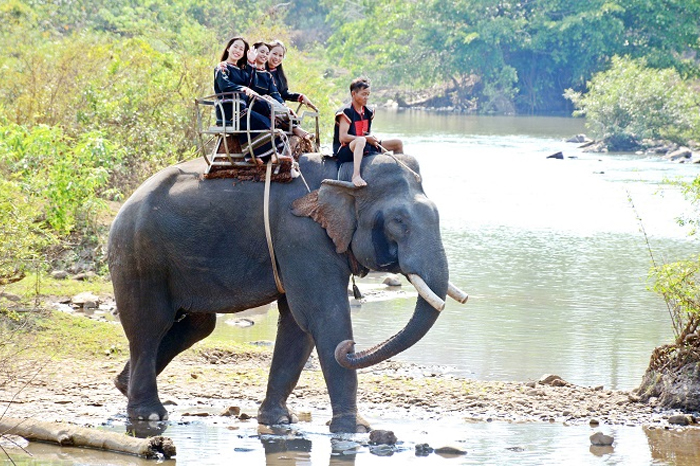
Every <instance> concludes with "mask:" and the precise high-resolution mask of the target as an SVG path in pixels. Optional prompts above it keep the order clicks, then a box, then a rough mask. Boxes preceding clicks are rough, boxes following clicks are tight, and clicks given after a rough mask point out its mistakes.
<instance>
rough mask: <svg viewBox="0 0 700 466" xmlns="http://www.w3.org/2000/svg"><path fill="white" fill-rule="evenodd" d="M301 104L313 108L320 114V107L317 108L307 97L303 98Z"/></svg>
mask: <svg viewBox="0 0 700 466" xmlns="http://www.w3.org/2000/svg"><path fill="white" fill-rule="evenodd" d="M301 103H303V104H304V105H308V106H309V107H311V108H313V109H314V111H316V112H318V107H316V106H315V105H314V104H312V103H311V101H310V100H309V98H308V97H306V96H305V95H304V96H302V97H301Z"/></svg>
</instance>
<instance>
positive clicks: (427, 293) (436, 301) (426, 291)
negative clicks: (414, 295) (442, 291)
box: [408, 273, 445, 311]
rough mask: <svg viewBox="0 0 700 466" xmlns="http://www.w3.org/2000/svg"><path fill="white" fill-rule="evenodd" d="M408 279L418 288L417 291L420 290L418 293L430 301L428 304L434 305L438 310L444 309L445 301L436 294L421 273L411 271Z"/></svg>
mask: <svg viewBox="0 0 700 466" xmlns="http://www.w3.org/2000/svg"><path fill="white" fill-rule="evenodd" d="M408 279H409V280H410V281H411V283H412V284H413V286H414V287H415V288H416V291H418V294H419V295H420V296H421V298H423V299H425V300H426V301H427V302H428V304H430V305H431V306H433V307H434V308H435V309H437V310H438V311H442V310H443V309H445V301H443V300H442V299H440V297H439V296H438V295H436V294H435V293H434V292H433V290H431V289H430V287H429V286H428V285H427V284H426V283H425V282H424V281H423V279H422V278H421V277H420V275H416V274H414V273H409V274H408Z"/></svg>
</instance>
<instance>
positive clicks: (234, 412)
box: [219, 406, 241, 417]
mask: <svg viewBox="0 0 700 466" xmlns="http://www.w3.org/2000/svg"><path fill="white" fill-rule="evenodd" d="M240 414H241V408H239V407H238V406H229V407H228V408H226V409H224V410H223V411H222V412H221V414H219V416H232V417H237V416H239V415H240Z"/></svg>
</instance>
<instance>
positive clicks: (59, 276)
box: [51, 270, 68, 280]
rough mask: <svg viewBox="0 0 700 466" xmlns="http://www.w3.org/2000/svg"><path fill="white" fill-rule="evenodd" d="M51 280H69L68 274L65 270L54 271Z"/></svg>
mask: <svg viewBox="0 0 700 466" xmlns="http://www.w3.org/2000/svg"><path fill="white" fill-rule="evenodd" d="M51 278H53V279H55V280H65V279H66V278H68V272H66V271H65V270H54V271H53V272H51Z"/></svg>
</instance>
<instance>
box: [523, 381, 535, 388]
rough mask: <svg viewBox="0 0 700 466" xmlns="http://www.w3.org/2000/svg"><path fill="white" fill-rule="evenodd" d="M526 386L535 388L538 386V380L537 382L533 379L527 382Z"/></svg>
mask: <svg viewBox="0 0 700 466" xmlns="http://www.w3.org/2000/svg"><path fill="white" fill-rule="evenodd" d="M525 386H526V387H528V388H535V387H536V386H537V382H535V381H534V380H531V381H529V382H527V383H526V384H525Z"/></svg>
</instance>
